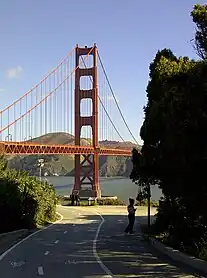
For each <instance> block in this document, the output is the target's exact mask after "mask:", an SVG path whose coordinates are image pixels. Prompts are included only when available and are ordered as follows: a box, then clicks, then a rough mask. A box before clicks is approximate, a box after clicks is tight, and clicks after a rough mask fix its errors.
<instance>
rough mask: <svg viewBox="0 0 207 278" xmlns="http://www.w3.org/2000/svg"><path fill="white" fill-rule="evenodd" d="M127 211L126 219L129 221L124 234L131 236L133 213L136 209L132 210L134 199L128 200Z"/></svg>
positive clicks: (133, 220)
mask: <svg viewBox="0 0 207 278" xmlns="http://www.w3.org/2000/svg"><path fill="white" fill-rule="evenodd" d="M127 210H128V219H129V224H128V226H127V227H126V229H125V233H126V234H128V233H130V234H133V233H134V231H133V227H134V222H135V211H136V209H135V208H134V199H131V198H129V205H128V207H127Z"/></svg>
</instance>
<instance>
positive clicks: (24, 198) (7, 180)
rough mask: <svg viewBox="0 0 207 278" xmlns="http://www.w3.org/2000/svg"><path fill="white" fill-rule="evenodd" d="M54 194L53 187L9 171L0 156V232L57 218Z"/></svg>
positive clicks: (23, 174)
mask: <svg viewBox="0 0 207 278" xmlns="http://www.w3.org/2000/svg"><path fill="white" fill-rule="evenodd" d="M56 203H57V198H56V193H55V190H54V188H53V186H51V185H49V184H47V183H45V182H40V181H38V180H37V179H36V178H35V177H30V176H28V174H27V173H26V172H20V171H15V170H10V169H8V168H6V167H5V164H4V162H3V161H2V159H0V215H1V221H2V223H3V225H1V228H0V232H6V231H12V230H16V229H21V228H33V227H37V226H40V225H44V224H45V223H47V222H51V221H54V220H55V219H56Z"/></svg>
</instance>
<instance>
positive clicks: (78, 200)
mask: <svg viewBox="0 0 207 278" xmlns="http://www.w3.org/2000/svg"><path fill="white" fill-rule="evenodd" d="M75 203H76V206H79V205H80V197H79V195H75Z"/></svg>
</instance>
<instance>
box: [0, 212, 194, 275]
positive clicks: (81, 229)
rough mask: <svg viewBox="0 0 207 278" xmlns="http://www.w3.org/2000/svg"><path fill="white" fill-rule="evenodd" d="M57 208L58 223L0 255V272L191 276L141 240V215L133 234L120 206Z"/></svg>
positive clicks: (15, 273) (8, 273)
mask: <svg viewBox="0 0 207 278" xmlns="http://www.w3.org/2000/svg"><path fill="white" fill-rule="evenodd" d="M58 211H59V212H60V213H61V214H62V215H63V217H64V218H63V220H62V221H61V222H59V223H56V224H55V225H52V226H50V227H49V228H47V229H45V230H43V231H41V232H39V233H37V234H35V235H33V236H32V237H30V238H29V239H27V240H25V241H24V242H22V243H21V244H20V245H18V246H17V247H16V248H15V249H13V250H12V251H11V252H9V253H8V254H6V255H5V256H0V270H1V274H0V277H2V278H14V277H15V278H28V277H30V278H34V277H39V276H44V277H47V278H66V277H71V278H101V277H103V278H104V277H105V278H112V277H116V278H118V277H130V278H131V277H137V278H138V277H139V278H140V277H143V278H144V277H155V278H160V277H169V278H173V277H176V278H178V277H180V278H181V277H182V278H184V277H185V278H190V277H196V276H193V275H191V274H189V273H188V270H184V269H181V268H180V267H178V266H175V265H174V264H173V263H172V262H170V261H167V260H166V259H163V258H161V257H160V256H159V255H158V254H157V253H156V251H155V250H154V249H151V248H152V247H150V246H149V245H148V243H146V242H145V241H144V240H143V239H142V235H141V233H140V229H139V223H140V221H142V220H143V219H145V217H144V216H138V217H137V224H136V233H135V235H132V236H126V235H124V234H123V230H124V228H125V225H126V223H127V217H126V208H120V207H116V208H112V207H111V208H108V207H102V208H91V207H88V208H81V207H58ZM96 211H98V212H99V213H100V214H101V215H102V216H100V215H98V214H96ZM138 214H142V213H138Z"/></svg>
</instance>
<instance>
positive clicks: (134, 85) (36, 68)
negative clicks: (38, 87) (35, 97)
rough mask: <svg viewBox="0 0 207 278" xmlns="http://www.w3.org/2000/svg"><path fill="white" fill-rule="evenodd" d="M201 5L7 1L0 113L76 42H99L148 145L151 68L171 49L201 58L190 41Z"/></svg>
mask: <svg viewBox="0 0 207 278" xmlns="http://www.w3.org/2000/svg"><path fill="white" fill-rule="evenodd" d="M196 3H198V2H195V0H182V1H179V3H178V1H173V0H171V1H170V0H168V1H166V0H165V1H164V0H157V1H152V0H145V1H138V0H128V1H126V0H104V1H100V0H99V1H97V0H90V1H81V0H80V1H75V0H73V1H72V0H59V1H56V0H44V1H42V0H35V1H32V0H18V1H17V0H6V1H0V36H1V40H0V41H1V43H0V45H1V47H0V50H1V51H0V97H1V101H0V109H3V108H4V107H5V106H7V105H9V104H11V103H12V102H13V101H15V100H16V99H17V98H19V97H20V96H21V95H23V94H24V93H25V92H26V91H28V90H29V89H30V88H31V87H32V86H33V85H35V84H36V83H37V82H38V81H39V80H40V79H41V78H42V77H43V76H44V75H45V74H46V73H47V72H48V71H49V70H50V69H51V68H53V67H54V66H56V64H57V63H58V62H60V60H61V59H62V58H63V57H64V56H65V55H66V53H68V52H69V51H70V50H71V49H72V48H73V47H74V46H75V45H76V44H77V43H78V44H79V45H80V46H85V45H88V46H91V45H93V43H96V44H97V46H98V49H99V53H100V55H101V57H102V61H103V63H104V66H105V69H106V71H107V74H108V76H109V79H110V83H111V85H112V87H113V90H114V93H115V94H116V97H117V99H118V100H119V105H120V108H121V110H122V111H123V114H124V116H125V118H126V121H127V123H128V125H129V127H130V129H131V130H132V132H133V134H134V136H135V137H136V138H138V141H139V142H141V139H140V137H139V130H140V127H141V125H142V122H143V117H144V114H143V106H144V105H145V104H146V100H147V99H146V91H145V90H146V86H147V83H148V74H149V64H150V62H151V61H152V60H153V58H154V56H155V54H156V52H157V51H158V50H159V49H163V48H165V47H166V48H170V49H171V50H172V51H173V52H174V53H175V54H176V55H177V56H189V57H191V58H196V57H197V56H196V53H195V51H194V50H193V47H192V44H191V42H190V41H191V39H192V38H193V36H194V32H195V25H194V24H193V22H192V19H191V17H190V11H191V10H192V8H193V5H194V4H196ZM199 3H200V4H204V3H205V1H199ZM126 139H130V136H129V137H128V138H126Z"/></svg>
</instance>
